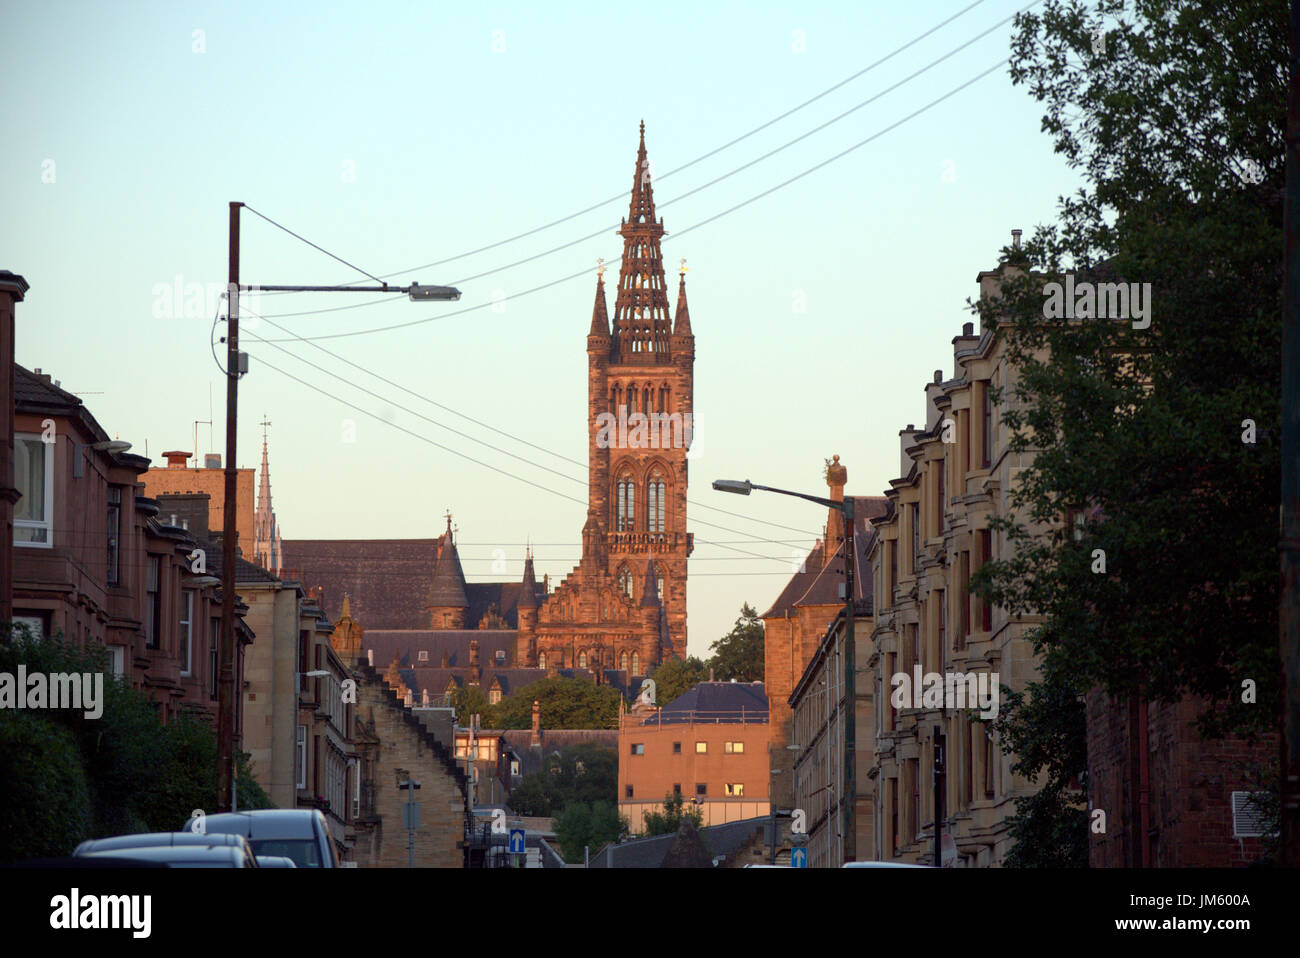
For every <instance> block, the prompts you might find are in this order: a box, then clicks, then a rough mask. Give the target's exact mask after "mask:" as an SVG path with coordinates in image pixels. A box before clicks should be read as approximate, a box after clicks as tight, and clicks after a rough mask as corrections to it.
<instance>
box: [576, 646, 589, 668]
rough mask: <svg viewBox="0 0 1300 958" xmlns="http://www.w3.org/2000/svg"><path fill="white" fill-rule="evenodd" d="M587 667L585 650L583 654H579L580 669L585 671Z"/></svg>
mask: <svg viewBox="0 0 1300 958" xmlns="http://www.w3.org/2000/svg"><path fill="white" fill-rule="evenodd" d="M586 667H587V650H586V649H583V650H582V651H581V652H579V653H578V668H580V669H585V668H586Z"/></svg>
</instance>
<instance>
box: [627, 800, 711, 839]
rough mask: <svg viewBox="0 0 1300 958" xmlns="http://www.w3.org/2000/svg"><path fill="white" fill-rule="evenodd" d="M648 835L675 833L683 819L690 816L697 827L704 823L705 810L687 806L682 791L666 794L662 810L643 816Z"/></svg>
mask: <svg viewBox="0 0 1300 958" xmlns="http://www.w3.org/2000/svg"><path fill="white" fill-rule="evenodd" d="M642 818H643V820H644V822H645V833H646V835H675V834H677V829H678V828H679V827H681V824H682V819H684V818H689V819H690V820H691V821H692V822H694V823H695V827H696V828H700V827H701V826H702V825H703V824H704V812H703V811H701V810H700V809H699V808H697V807H696V806H695V805H690V806H689V807H687V806H686V804H685V802H684V801H683V799H682V796H681V794H680V793H676V794H673V795H665V796H664V810H663V811H662V812H646V813H645V814H644V815H643V816H642Z"/></svg>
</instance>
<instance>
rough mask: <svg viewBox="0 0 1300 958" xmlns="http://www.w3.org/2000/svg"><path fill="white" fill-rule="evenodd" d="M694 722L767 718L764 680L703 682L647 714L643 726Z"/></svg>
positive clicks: (763, 720)
mask: <svg viewBox="0 0 1300 958" xmlns="http://www.w3.org/2000/svg"><path fill="white" fill-rule="evenodd" d="M689 721H693V722H695V724H697V725H698V724H700V723H701V722H714V723H715V724H718V725H731V724H733V723H734V724H736V725H739V724H740V723H741V722H744V723H746V724H754V723H758V722H766V721H767V692H766V691H765V690H764V688H763V683H762V682H700V683H698V684H696V685H695V686H694V687H693V688H690V689H687V690H686V691H685V692H683V693H682V694H681V695H679V696H677V698H675V699H673V700H672V701H671V702H669V703H668V704H667V705H665V706H664V707H663V708H662V709H660V710H659V711H658V712H655V713H654V714H653V715H651V716H648V717H647V718H646V719H645V720H644V721H643V722H642V723H641V724H643V725H675V724H677V723H681V722H689Z"/></svg>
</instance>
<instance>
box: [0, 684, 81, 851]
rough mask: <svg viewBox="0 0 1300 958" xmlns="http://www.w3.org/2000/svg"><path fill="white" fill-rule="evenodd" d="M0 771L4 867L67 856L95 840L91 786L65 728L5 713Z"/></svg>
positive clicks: (0, 718) (0, 722)
mask: <svg viewBox="0 0 1300 958" xmlns="http://www.w3.org/2000/svg"><path fill="white" fill-rule="evenodd" d="M0 771H3V780H4V788H0V862H9V861H20V860H22V859H25V858H53V857H58V856H62V855H67V854H68V853H69V852H71V851H72V849H73V848H75V847H76V846H77V844H78V843H80V842H82V841H84V840H85V839H87V838H90V837H91V835H92V833H93V828H94V823H93V821H92V815H91V801H90V786H89V783H88V782H87V780H86V772H85V769H84V768H83V767H82V762H81V754H80V752H79V751H78V750H77V742H76V738H75V736H74V735H73V734H72V732H71V731H69V730H68V729H67V728H66V727H65V726H63V725H61V724H59V723H57V722H51V721H49V720H47V719H45V718H43V717H41V716H39V715H37V714H35V713H31V712H19V711H13V710H10V709H3V710H0Z"/></svg>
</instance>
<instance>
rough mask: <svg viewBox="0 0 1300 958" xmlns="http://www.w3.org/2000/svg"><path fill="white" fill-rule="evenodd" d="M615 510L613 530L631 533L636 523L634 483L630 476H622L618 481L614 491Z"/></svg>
mask: <svg viewBox="0 0 1300 958" xmlns="http://www.w3.org/2000/svg"><path fill="white" fill-rule="evenodd" d="M616 493H617V494H616V496H615V499H616V502H615V506H616V508H617V510H618V511H617V513H616V518H615V523H614V529H615V531H617V532H631V531H632V529H633V528H635V523H636V483H635V482H634V481H633V480H632V477H631V476H624V477H623V478H622V479H620V480H619V481H618V487H617V490H616Z"/></svg>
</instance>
